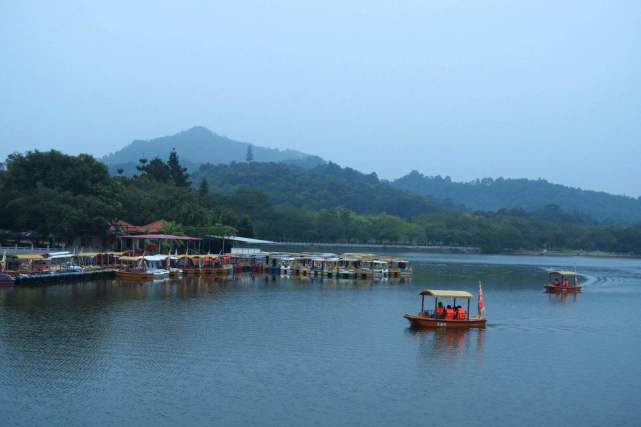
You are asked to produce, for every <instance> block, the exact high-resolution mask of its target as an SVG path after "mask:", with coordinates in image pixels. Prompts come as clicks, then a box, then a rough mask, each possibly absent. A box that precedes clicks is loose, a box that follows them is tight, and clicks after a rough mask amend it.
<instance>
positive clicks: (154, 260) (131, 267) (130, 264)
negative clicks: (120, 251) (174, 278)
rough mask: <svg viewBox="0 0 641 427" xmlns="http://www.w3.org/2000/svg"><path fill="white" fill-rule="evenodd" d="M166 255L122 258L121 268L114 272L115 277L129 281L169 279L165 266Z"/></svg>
mask: <svg viewBox="0 0 641 427" xmlns="http://www.w3.org/2000/svg"><path fill="white" fill-rule="evenodd" d="M166 260H167V255H147V256H122V257H120V262H121V265H122V267H121V268H120V269H119V270H117V271H116V277H119V278H121V279H131V280H155V279H165V278H167V277H169V270H167V269H165V268H162V267H164V266H165V264H166V262H167V261H166Z"/></svg>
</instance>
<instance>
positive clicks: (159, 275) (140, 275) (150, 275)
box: [116, 271, 169, 280]
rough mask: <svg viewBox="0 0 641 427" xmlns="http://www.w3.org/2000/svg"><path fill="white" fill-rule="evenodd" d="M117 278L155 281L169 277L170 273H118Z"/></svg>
mask: <svg viewBox="0 0 641 427" xmlns="http://www.w3.org/2000/svg"><path fill="white" fill-rule="evenodd" d="M116 277H118V278H120V279H129V280H154V279H164V278H167V277H169V272H167V273H152V272H148V271H116Z"/></svg>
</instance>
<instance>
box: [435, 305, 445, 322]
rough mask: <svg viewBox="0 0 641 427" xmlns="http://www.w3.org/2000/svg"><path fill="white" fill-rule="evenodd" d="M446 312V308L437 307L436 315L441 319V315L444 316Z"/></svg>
mask: <svg viewBox="0 0 641 427" xmlns="http://www.w3.org/2000/svg"><path fill="white" fill-rule="evenodd" d="M444 314H445V308H443V307H436V317H438V318H439V319H440V318H441V317H443V315H444Z"/></svg>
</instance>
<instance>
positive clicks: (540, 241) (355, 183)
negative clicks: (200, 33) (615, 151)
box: [0, 151, 641, 254]
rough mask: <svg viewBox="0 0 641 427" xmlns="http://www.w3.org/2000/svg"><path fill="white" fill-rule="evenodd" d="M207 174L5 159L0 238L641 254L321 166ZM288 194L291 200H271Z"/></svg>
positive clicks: (47, 158)
mask: <svg viewBox="0 0 641 427" xmlns="http://www.w3.org/2000/svg"><path fill="white" fill-rule="evenodd" d="M216 168H219V166H211V165H209V166H203V167H202V168H201V170H200V171H199V172H198V173H197V174H194V176H191V177H190V176H189V175H188V174H187V172H186V170H185V169H184V168H183V167H182V166H181V165H180V162H179V158H178V155H177V154H176V153H175V152H173V153H172V154H170V157H169V159H168V160H167V161H165V160H162V159H152V160H150V161H149V160H145V159H143V160H141V161H140V162H139V165H138V168H137V172H138V173H137V175H135V176H133V177H127V176H124V175H117V176H110V175H109V173H108V171H107V168H106V166H105V165H104V164H102V163H100V162H99V161H97V160H96V159H94V158H93V157H91V156H89V155H78V156H69V155H65V154H63V153H60V152H57V151H49V152H38V151H36V152H28V153H25V154H14V155H11V156H9V158H8V159H7V162H6V170H5V171H3V172H0V229H4V230H15V231H23V232H24V231H31V232H34V233H38V234H40V235H44V236H51V237H55V238H57V239H59V240H66V241H69V242H72V241H81V242H88V241H94V240H95V238H96V237H98V238H104V237H105V236H106V234H107V232H108V229H109V224H110V223H111V222H112V221H113V220H115V219H123V220H126V221H128V222H130V223H134V224H146V223H149V222H151V221H154V220H157V219H161V218H162V219H166V220H168V221H171V222H170V224H171V230H168V231H171V232H174V233H186V234H197V235H203V234H221V233H222V234H232V233H237V234H239V235H241V236H247V237H258V238H264V239H270V240H284V241H313V242H329V243H333V242H342V243H405V244H417V245H452V246H476V247H480V248H482V250H483V251H485V252H502V251H509V250H518V249H530V250H541V249H548V250H563V249H580V250H590V251H592V250H598V251H608V252H622V253H636V254H639V253H641V225H633V226H617V225H598V224H593V223H591V222H590V221H586V220H585V218H583V217H582V216H581V215H577V214H571V215H569V214H567V213H565V212H563V211H562V210H561V209H559V208H558V207H557V206H547V207H546V208H544V209H539V210H537V211H534V212H525V211H523V210H520V209H509V210H508V209H500V210H498V211H495V212H480V211H479V212H465V211H463V210H461V209H460V208H457V207H456V206H453V205H451V204H448V203H445V202H438V201H434V200H432V199H429V198H423V197H420V196H419V198H415V199H412V195H411V193H406V192H403V191H400V190H397V189H394V188H391V187H389V186H388V185H387V184H385V183H384V182H382V181H379V180H378V179H377V178H376V177H375V176H369V178H367V177H368V176H367V175H364V174H360V173H359V172H357V171H353V170H351V169H347V168H340V167H339V166H337V165H332V164H330V165H326V166H324V168H323V169H320V171H321V172H319V171H316V172H314V173H315V175H314V176H313V178H314V179H310V178H309V176H308V175H301V172H300V171H299V169H297V168H296V167H292V166H289V165H278V164H275V163H264V164H263V163H243V164H232V165H229V166H220V171H217V172H216V173H217V175H216V174H214V173H212V170H214V171H216ZM270 170H271V172H273V173H275V174H277V176H275V177H274V180H277V181H278V182H279V184H278V185H276V184H273V183H272V184H270V185H272V186H273V187H272V190H269V189H267V190H265V188H264V187H265V185H264V183H263V184H262V185H259V183H257V181H256V180H257V178H256V177H257V176H258V177H264V176H265V174H266V173H268V172H269V171H270ZM221 176H222V177H224V176H227V177H228V178H226V180H225V179H223V178H220V177H221ZM350 177H351V178H350ZM364 177H365V178H364ZM232 178H233V180H232ZM241 178H242V179H241ZM234 180H235V181H234ZM239 180H240V182H239ZM232 181H233V182H235V184H231V183H230V182H232ZM261 186H262V187H263V188H262V189H261ZM287 188H289V189H290V190H289V192H290V194H281V195H280V196H277V195H275V194H273V193H274V192H276V189H278V192H283V191H284V190H283V189H287Z"/></svg>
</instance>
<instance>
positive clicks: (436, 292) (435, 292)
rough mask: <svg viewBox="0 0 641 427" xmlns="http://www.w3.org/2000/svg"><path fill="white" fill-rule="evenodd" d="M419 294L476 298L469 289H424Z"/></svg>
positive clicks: (438, 296)
mask: <svg viewBox="0 0 641 427" xmlns="http://www.w3.org/2000/svg"><path fill="white" fill-rule="evenodd" d="M419 295H429V296H432V297H437V298H465V299H472V298H474V296H473V295H472V294H471V293H469V292H467V291H442V290H438V289H423V290H422V291H421V292H419Z"/></svg>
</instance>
